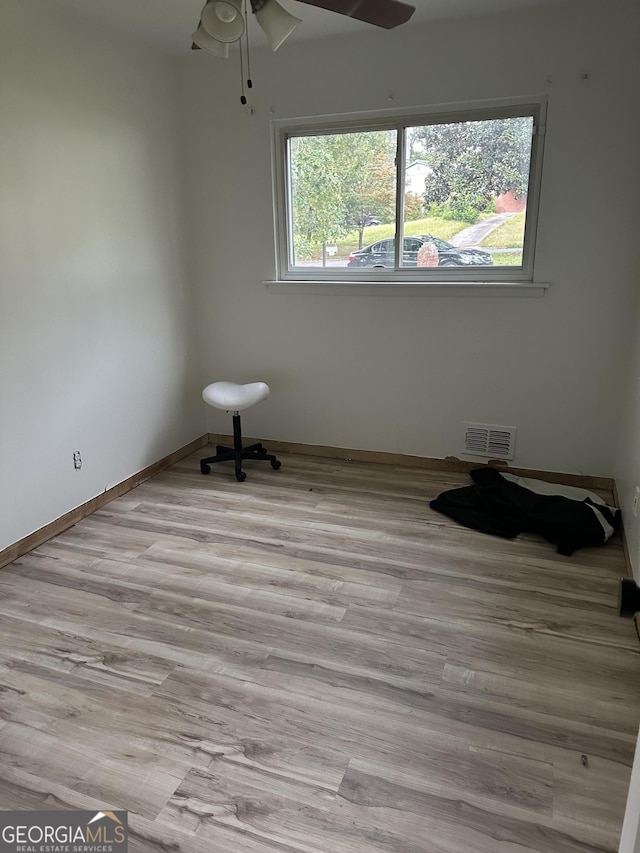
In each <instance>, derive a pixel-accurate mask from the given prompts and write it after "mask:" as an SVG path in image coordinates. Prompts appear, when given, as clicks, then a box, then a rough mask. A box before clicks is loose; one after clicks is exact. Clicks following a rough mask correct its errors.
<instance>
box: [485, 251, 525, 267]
mask: <svg viewBox="0 0 640 853" xmlns="http://www.w3.org/2000/svg"><path fill="white" fill-rule="evenodd" d="M491 255H492V257H493V265H494V267H519V266H520V265H521V264H522V252H492V253H491Z"/></svg>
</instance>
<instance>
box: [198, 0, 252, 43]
mask: <svg viewBox="0 0 640 853" xmlns="http://www.w3.org/2000/svg"><path fill="white" fill-rule="evenodd" d="M200 26H201V27H202V29H204V31H205V32H206V33H208V34H209V35H210V36H211V38H213V39H215V40H216V41H222V42H226V43H228V44H230V43H231V42H233V41H238V39H240V38H241V37H242V34H243V33H244V17H243V15H242V0H209V2H208V3H207V4H206V6H205V7H204V9H203V10H202V16H201V18H200Z"/></svg>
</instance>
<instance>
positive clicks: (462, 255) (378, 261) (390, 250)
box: [348, 234, 493, 268]
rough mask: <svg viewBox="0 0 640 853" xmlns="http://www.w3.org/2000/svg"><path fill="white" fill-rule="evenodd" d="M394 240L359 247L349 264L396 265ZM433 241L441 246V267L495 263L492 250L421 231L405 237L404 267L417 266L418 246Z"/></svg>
mask: <svg viewBox="0 0 640 853" xmlns="http://www.w3.org/2000/svg"><path fill="white" fill-rule="evenodd" d="M395 242H396V241H395V240H394V238H393V237H390V238H388V239H387V240H378V242H377V243H372V244H371V245H370V246H365V247H364V249H358V251H356V252H352V253H351V254H350V255H349V263H348V266H350V267H392V268H393V265H394V252H395ZM427 242H431V243H434V244H435V246H436V248H437V249H438V266H439V267H467V266H473V267H484V266H490V265H491V264H492V263H493V258H492V257H491V255H490V254H489V252H483V251H482V249H458V248H457V247H456V246H452V245H451V243H447V241H446V240H441V239H440V238H439V237H433V236H432V235H431V234H419V235H416V236H415V237H405V238H404V252H403V256H402V266H404V267H415V266H417V265H418V249H419V248H420V246H422V244H423V243H427Z"/></svg>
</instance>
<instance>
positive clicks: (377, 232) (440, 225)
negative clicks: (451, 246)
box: [318, 216, 467, 258]
mask: <svg viewBox="0 0 640 853" xmlns="http://www.w3.org/2000/svg"><path fill="white" fill-rule="evenodd" d="M466 227H467V223H466V222H459V221H458V220H456V219H440V218H439V217H437V216H426V217H425V218H424V219H414V220H411V221H410V222H405V224H404V233H405V234H406V235H407V236H411V235H412V234H433V236H434V237H440V239H441V240H448V239H449V237H453V235H454V234H457V233H458V231H462V229H463V228H466ZM394 234H395V225H394V224H392V223H389V224H382V225H370V226H369V227H368V228H365V229H364V232H363V235H362V245H363V247H364V246H368V245H369V244H370V243H375V242H376V241H377V240H385V239H386V238H387V237H393V235H394ZM336 245H337V246H338V252H337V254H335V255H334V257H335V258H348V257H349V255H350V254H351V252H353V251H354V250H356V249H357V248H358V232H357V231H351V232H349V234H347V235H346V236H345V237H343V238H342V239H341V240H338V242H337V244H336ZM321 256H322V255H321V253H320V254H319V255H318V258H320V257H321Z"/></svg>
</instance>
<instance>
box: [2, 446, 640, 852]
mask: <svg viewBox="0 0 640 853" xmlns="http://www.w3.org/2000/svg"><path fill="white" fill-rule="evenodd" d="M205 453H206V450H204V451H202V455H205ZM282 462H283V464H282V468H281V469H280V470H279V471H277V472H274V471H272V470H271V468H270V467H268V466H262V467H261V466H259V465H251V463H247V480H246V481H245V482H244V483H238V482H237V481H236V479H235V476H234V474H233V469H232V466H218V467H217V468H216V467H214V470H212V472H211V474H210V475H209V476H207V477H203V476H202V475H201V474H200V471H199V454H194V455H193V456H191V457H188V458H186V459H184V460H181V461H180V462H179V463H178V464H176V465H174V466H172V467H171V468H170V469H167V470H166V471H163V472H162V473H160V474H159V475H157V476H156V477H154V478H153V479H151V480H149V481H147V482H145V483H143V484H141V485H140V486H138V487H137V488H136V489H135V490H133V491H132V492H130V493H129V494H127V495H126V496H124V497H123V498H119V499H117V500H115V501H113V502H112V503H110V504H109V505H107V506H105V507H103V508H102V509H100V510H99V511H97V512H96V513H94V514H93V515H92V516H89V517H87V518H85V519H83V520H82V521H80V522H78V523H77V524H76V525H74V527H72V528H70V529H69V530H67V531H65V532H64V533H62V534H60V535H59V536H57V537H56V538H55V539H54V540H52V541H50V542H47V543H45V544H44V545H42V546H41V547H40V548H38V549H36V550H35V551H33V552H32V553H31V554H29V555H27V556H25V557H22V558H21V559H19V560H17V561H16V562H15V563H13V564H11V565H10V566H7V567H6V568H5V569H4V570H3V571H2V572H0V631H2V636H3V639H4V643H3V644H2V646H1V647H0V808H2V809H8V808H22V809H31V808H34V809H35V808H61V809H69V808H91V809H94V808H95V809H98V808H111V809H114V808H124V809H127V810H128V811H129V827H130V843H129V849H130V850H131V851H132V853H167V851H173V853H178V851H180V853H212V851H219V850H220V851H222V850H224V851H225V853H470V851H472V853H615V851H616V849H617V842H618V837H619V833H620V827H621V821H622V813H623V809H624V799H625V794H626V788H627V785H628V781H629V775H630V766H631V763H632V760H633V751H634V748H635V741H636V734H637V726H638V721H639V719H640V646H639V644H638V642H637V638H636V636H635V634H634V632H633V628H632V626H631V625H630V623H628V622H626V621H623V620H620V619H618V618H617V615H616V597H617V585H618V579H619V577H620V575H622V574H624V572H625V565H624V555H623V550H622V546H621V541H620V538H619V537H614V539H613V540H612V541H611V542H610V543H609V544H608V545H607V546H606V547H604V548H586V549H581V550H579V551H578V552H576V553H575V554H574V555H572V556H571V557H564V556H562V555H558V554H557V553H556V552H555V549H554V548H553V546H551V545H550V544H549V543H547V542H545V541H544V540H542V539H540V538H539V537H536V536H534V535H531V534H527V535H522V536H519V537H517V538H515V539H513V540H505V539H500V538H497V537H492V536H486V535H484V534H482V533H479V532H478V531H474V530H470V529H467V528H464V527H461V526H459V525H457V524H456V523H455V522H454V521H452V520H451V519H449V518H447V517H445V516H442V515H440V514H438V513H435V512H433V511H432V510H431V509H430V508H429V501H430V500H431V499H433V498H434V497H436V496H437V495H438V494H439V493H440V492H442V491H444V490H446V489H448V488H454V487H456V486H461V485H467V484H468V482H469V478H468V477H467V475H463V474H454V473H450V472H442V471H428V470H423V469H416V470H412V469H408V468H396V467H394V466H392V465H379V464H376V463H370V462H367V463H355V462H354V463H352V462H348V461H339V460H329V459H322V458H320V457H305V456H297V455H295V454H283V455H282Z"/></svg>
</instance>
